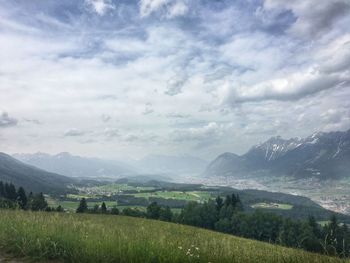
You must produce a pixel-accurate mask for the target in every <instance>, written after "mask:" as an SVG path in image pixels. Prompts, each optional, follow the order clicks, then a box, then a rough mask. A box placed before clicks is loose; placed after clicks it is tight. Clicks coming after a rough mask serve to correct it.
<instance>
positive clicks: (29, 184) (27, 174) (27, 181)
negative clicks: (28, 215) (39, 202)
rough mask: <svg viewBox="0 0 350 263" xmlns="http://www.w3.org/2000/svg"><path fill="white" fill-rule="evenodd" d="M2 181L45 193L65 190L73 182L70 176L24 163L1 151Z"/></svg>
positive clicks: (0, 173) (0, 170) (0, 174)
mask: <svg viewBox="0 0 350 263" xmlns="http://www.w3.org/2000/svg"><path fill="white" fill-rule="evenodd" d="M0 181H4V182H11V183H13V184H14V185H16V186H17V187H19V186H22V187H24V188H25V189H26V190H27V191H33V192H44V193H49V192H50V193H53V192H55V193H59V192H65V191H66V190H67V188H66V186H67V185H68V184H70V183H72V182H73V180H72V179H70V178H68V177H65V176H62V175H58V174H54V173H49V172H46V171H44V170H41V169H38V168H36V167H33V166H30V165H27V164H24V163H22V162H20V161H18V160H16V159H14V158H12V157H11V156H10V155H7V154H5V153H0Z"/></svg>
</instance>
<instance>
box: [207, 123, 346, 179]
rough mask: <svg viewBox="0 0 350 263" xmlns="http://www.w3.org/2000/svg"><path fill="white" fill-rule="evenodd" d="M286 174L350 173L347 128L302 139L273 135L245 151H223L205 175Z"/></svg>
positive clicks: (320, 175)
mask: <svg viewBox="0 0 350 263" xmlns="http://www.w3.org/2000/svg"><path fill="white" fill-rule="evenodd" d="M263 173H264V174H266V173H268V174H273V175H289V176H294V177H296V178H308V177H317V178H319V179H338V178H343V177H348V176H350V130H348V131H346V132H329V133H322V132H319V133H315V134H312V135H311V136H308V137H306V138H304V139H301V138H291V139H288V140H285V139H282V138H281V137H279V136H277V137H272V138H270V139H269V140H267V141H266V142H264V143H260V144H258V145H255V146H253V147H252V148H251V149H250V150H249V151H248V152H247V153H246V154H244V155H241V156H239V155H236V154H233V153H224V154H222V155H220V156H218V157H217V158H216V159H215V160H214V161H213V162H211V163H210V164H209V166H208V167H207V169H206V175H209V176H213V175H222V176H238V177H240V176H242V175H246V174H250V175H259V174H263Z"/></svg>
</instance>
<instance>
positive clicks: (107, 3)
mask: <svg viewBox="0 0 350 263" xmlns="http://www.w3.org/2000/svg"><path fill="white" fill-rule="evenodd" d="M85 1H86V3H87V4H88V6H90V7H91V8H92V9H93V11H95V12H96V13H97V14H98V15H100V16H103V15H104V14H105V13H106V12H107V11H108V10H113V9H115V6H114V5H113V4H112V1H111V0H85Z"/></svg>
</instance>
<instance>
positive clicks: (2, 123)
mask: <svg viewBox="0 0 350 263" xmlns="http://www.w3.org/2000/svg"><path fill="white" fill-rule="evenodd" d="M17 124H18V120H17V119H15V118H12V117H10V116H9V114H8V113H7V112H2V113H1V114H0V128H6V127H11V126H16V125H17Z"/></svg>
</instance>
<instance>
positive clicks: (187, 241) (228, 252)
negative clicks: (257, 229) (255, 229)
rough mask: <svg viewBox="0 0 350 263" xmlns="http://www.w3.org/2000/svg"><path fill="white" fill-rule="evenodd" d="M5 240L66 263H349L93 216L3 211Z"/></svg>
mask: <svg viewBox="0 0 350 263" xmlns="http://www.w3.org/2000/svg"><path fill="white" fill-rule="evenodd" d="M9 226H11V227H9ZM14 229H15V230H16V231H14ZM48 237H49V238H48ZM0 244H1V247H3V248H4V249H7V250H10V251H11V252H12V253H13V254H17V255H21V256H30V257H35V258H36V259H48V258H50V259H61V260H64V261H65V262H85V263H88V262H106V263H108V262H134V263H141V262H142V263H150V262H152V263H153V262H175V263H177V262H178V263H183V262H205V263H208V262H220V263H228V262H230V263H234V262H247V263H250V262H253V263H263V262H269V263H274V262H276V263H277V262H285V263H289V262H291V263H292V262H309V263H312V262H314V263H316V262H317V263H323V262H328V263H338V262H339V263H340V262H343V263H344V261H342V260H340V259H337V258H329V257H325V256H321V255H317V254H312V253H308V252H304V251H301V250H296V249H289V248H284V247H280V246H274V245H270V244H267V243H262V242H258V241H253V240H248V239H243V238H237V237H234V236H230V235H225V234H220V233H216V232H212V231H207V230H203V229H199V228H194V227H189V226H183V225H177V224H172V223H165V222H160V221H153V220H147V219H139V218H130V217H124V216H99V215H88V214H87V215H86V214H84V215H79V214H63V213H62V214H55V213H39V212H38V213H31V212H23V211H3V210H2V211H1V210H0Z"/></svg>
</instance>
